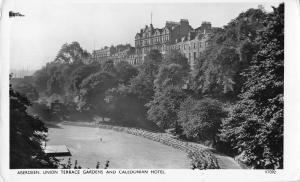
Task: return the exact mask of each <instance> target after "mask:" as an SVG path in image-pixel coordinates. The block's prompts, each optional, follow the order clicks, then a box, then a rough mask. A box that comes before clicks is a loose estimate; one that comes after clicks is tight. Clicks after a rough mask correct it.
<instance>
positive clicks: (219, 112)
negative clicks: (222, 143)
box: [178, 97, 226, 144]
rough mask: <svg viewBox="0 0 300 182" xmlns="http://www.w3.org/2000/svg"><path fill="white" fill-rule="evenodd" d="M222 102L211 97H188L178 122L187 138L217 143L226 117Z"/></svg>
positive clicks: (181, 108) (181, 106)
mask: <svg viewBox="0 0 300 182" xmlns="http://www.w3.org/2000/svg"><path fill="white" fill-rule="evenodd" d="M225 116H226V115H225V112H224V111H223V108H222V103H220V102H219V101H217V100H214V99H211V98H203V99H201V100H196V99H194V98H191V97H189V98H187V99H186V100H185V101H184V102H183V103H182V104H181V105H180V111H179V113H178V122H179V124H180V125H181V126H182V129H183V134H185V135H186V136H187V138H191V139H197V140H201V141H205V140H210V141H212V142H213V144H215V143H216V140H217V133H218V130H219V129H220V126H221V123H222V119H223V118H224V117H225Z"/></svg>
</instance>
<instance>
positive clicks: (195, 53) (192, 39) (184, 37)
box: [135, 19, 212, 68]
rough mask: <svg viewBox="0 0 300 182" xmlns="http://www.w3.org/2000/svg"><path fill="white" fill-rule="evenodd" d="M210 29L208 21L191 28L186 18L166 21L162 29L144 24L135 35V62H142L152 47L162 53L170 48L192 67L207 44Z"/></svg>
mask: <svg viewBox="0 0 300 182" xmlns="http://www.w3.org/2000/svg"><path fill="white" fill-rule="evenodd" d="M211 31H212V26H211V23H210V22H206V21H205V22H202V24H201V26H200V27H198V28H196V29H193V28H192V27H191V26H190V25H189V22H188V20H186V19H181V20H180V21H179V22H171V21H167V22H166V24H165V27H163V28H162V29H159V28H154V27H153V25H152V24H150V26H147V25H146V26H145V28H143V29H141V30H140V32H138V33H137V34H136V36H135V49H136V59H137V64H140V63H143V62H144V59H145V56H146V55H147V54H148V53H149V51H150V50H152V49H157V50H159V51H160V52H161V53H162V54H163V55H165V54H166V53H167V52H169V51H170V50H178V51H180V52H181V53H182V54H184V55H185V56H186V57H187V58H188V61H189V63H190V65H191V67H192V68H193V67H194V63H195V60H196V59H197V58H198V57H199V56H200V55H201V52H203V51H204V49H205V48H207V46H209V41H208V40H209V35H210V33H211Z"/></svg>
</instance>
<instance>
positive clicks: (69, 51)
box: [54, 42, 91, 63]
mask: <svg viewBox="0 0 300 182" xmlns="http://www.w3.org/2000/svg"><path fill="white" fill-rule="evenodd" d="M90 57H91V55H90V54H89V53H88V52H87V51H86V50H83V49H82V48H81V46H80V44H79V43H78V42H72V43H71V44H68V43H65V44H64V45H63V46H62V47H61V49H60V50H59V52H58V54H57V56H56V58H55V60H54V62H55V63H74V62H85V61H87V60H88V59H89V58H90Z"/></svg>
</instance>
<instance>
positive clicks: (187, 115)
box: [1, 0, 300, 181]
mask: <svg viewBox="0 0 300 182" xmlns="http://www.w3.org/2000/svg"><path fill="white" fill-rule="evenodd" d="M3 2H4V5H5V4H6V5H7V6H8V8H7V11H2V17H3V16H4V13H5V16H7V17H8V18H7V22H8V23H9V29H8V33H9V36H8V37H6V39H7V41H8V42H9V44H8V45H7V46H6V48H5V50H7V51H8V52H7V55H8V58H9V59H8V71H7V72H6V73H7V74H6V76H7V78H8V82H7V84H6V88H8V89H7V90H9V91H7V92H9V94H8V97H9V98H8V99H7V101H8V103H6V104H5V105H4V106H5V107H7V108H8V111H9V112H8V113H7V116H8V118H7V122H6V120H3V121H5V122H6V123H7V126H8V128H7V129H5V130H6V131H7V132H8V135H7V136H8V137H7V138H1V142H3V140H5V141H6V142H7V143H8V147H9V148H8V156H7V157H6V158H7V161H8V168H9V169H10V170H21V171H22V170H29V171H32V170H48V169H49V170H50V169H53V170H62V171H83V170H88V169H89V170H92V169H93V171H94V172H95V173H96V172H97V171H102V172H103V171H106V170H110V169H114V170H115V169H116V170H118V169H126V170H127V173H131V174H142V173H148V172H149V171H147V170H154V169H160V170H157V173H165V171H164V170H169V169H170V170H171V169H177V170H178V172H176V173H180V171H181V170H188V171H192V172H193V173H197V171H198V173H199V172H201V171H204V172H206V171H211V170H212V171H219V170H220V171H223V169H226V170H229V171H231V170H233V171H241V170H242V171H248V170H250V171H260V170H261V169H263V170H264V171H267V173H268V172H270V173H272V172H274V174H275V172H277V171H280V170H284V169H287V168H286V166H285V160H286V159H285V157H286V156H287V155H285V152H286V151H287V150H286V148H285V147H284V145H285V142H286V139H285V134H286V132H287V131H286V130H285V129H284V128H285V125H286V123H287V121H286V118H285V117H286V112H285V111H286V110H285V103H286V95H285V94H286V89H284V87H285V78H286V75H285V71H286V70H285V64H286V63H287V62H289V61H290V60H288V59H286V56H285V54H286V53H285V50H286V49H285V48H286V47H290V46H286V43H285V42H286V40H285V37H286V27H285V22H286V21H285V20H286V19H287V18H286V17H285V14H286V7H285V6H286V2H284V1H265V2H263V1H262V2H259V1H253V2H252V1H248V2H247V1H241V2H238V1H234V2H225V1H224V2H222V1H220V2H200V1H199V2H183V1H181V2H170V1H168V2H164V1H162V2H158V1H154V2H145V3H142V2H127V3H126V2H105V1H82V0H77V1H76V0H62V1H58V0H53V1H47V0H40V1H37V0H28V1H22V0H11V1H9V2H7V1H3ZM298 5H299V2H298ZM298 8H299V7H298ZM298 10H299V9H298ZM298 13H299V12H298ZM296 18H297V19H295V21H299V17H296ZM298 33H299V32H298ZM289 36H293V35H290V34H289ZM298 37H299V36H298ZM298 48H299V46H298ZM1 51H3V50H2V49H1ZM289 52H290V51H289ZM1 64H2V63H1ZM298 75H299V74H298ZM298 80H299V78H298ZM295 84H296V83H295ZM8 85H9V86H8ZM2 91H4V90H3V89H2ZM295 101H296V100H295ZM298 101H299V99H298ZM1 102H2V101H1ZM298 105H299V104H298ZM2 106H3V104H2ZM1 114H2V110H1ZM298 121H299V120H298ZM3 126H4V125H3ZM298 132H299V131H298ZM297 141H298V142H299V140H296V138H295V142H297ZM295 146H296V147H299V145H295ZM289 150H291V149H289ZM295 150H297V151H299V148H295ZM295 165H296V166H297V169H299V164H295ZM226 170H225V172H226ZM151 172H153V171H151ZM298 172H299V173H300V171H298ZM18 173H19V172H18ZM71 173H72V172H71ZM124 173H125V172H124ZM264 173H265V172H264ZM97 179H100V176H98V177H97ZM175 181H176V179H175Z"/></svg>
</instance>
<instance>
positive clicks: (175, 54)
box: [164, 50, 190, 72]
mask: <svg viewBox="0 0 300 182" xmlns="http://www.w3.org/2000/svg"><path fill="white" fill-rule="evenodd" d="M172 63H174V64H178V65H181V66H182V68H183V69H184V70H186V72H190V64H189V63H188V59H187V58H186V57H184V55H182V54H181V53H180V52H179V51H177V50H171V51H170V52H168V53H167V54H166V58H165V59H164V64H166V65H168V64H172Z"/></svg>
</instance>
